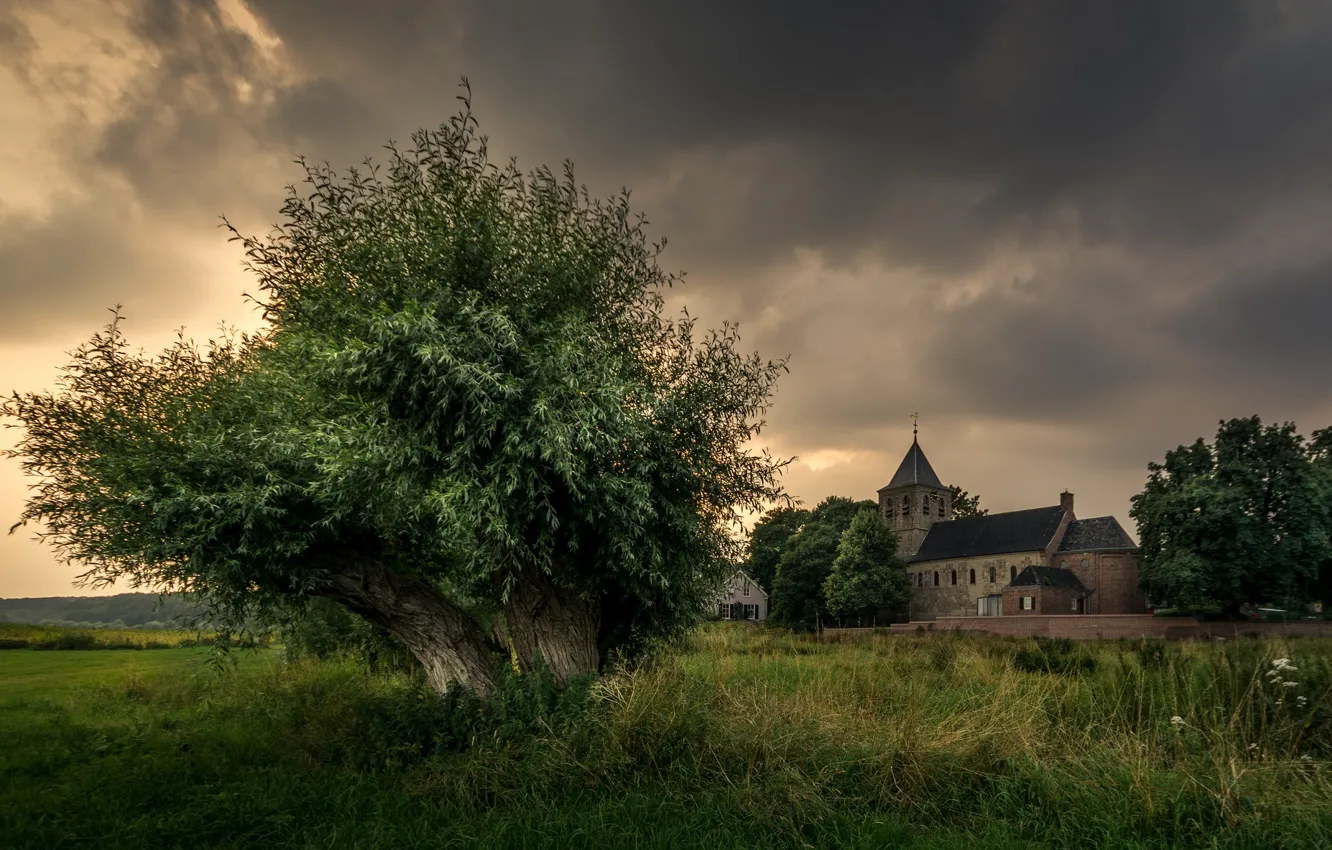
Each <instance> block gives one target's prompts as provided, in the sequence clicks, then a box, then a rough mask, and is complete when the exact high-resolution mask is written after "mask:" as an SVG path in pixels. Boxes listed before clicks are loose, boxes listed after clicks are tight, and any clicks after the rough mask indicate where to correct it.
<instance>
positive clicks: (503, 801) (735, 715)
mask: <svg viewBox="0 0 1332 850" xmlns="http://www.w3.org/2000/svg"><path fill="white" fill-rule="evenodd" d="M1278 659H1290V662H1289V664H1288V665H1287V664H1278V665H1276V666H1274V664H1273V662H1275V661H1277V660H1278ZM1289 666H1293V667H1294V668H1296V669H1294V670H1290V669H1288V668H1289ZM1273 670H1277V671H1278V675H1276V676H1273V675H1271V673H1272V671H1273ZM1278 680H1279V681H1278ZM1292 681H1293V682H1295V683H1296V684H1295V685H1293V686H1286V685H1285V684H1284V683H1285V682H1292ZM1329 688H1332V642H1329V641H1317V640H1292V641H1289V642H1282V641H1239V642H1229V643H1217V644H1209V643H1170V644H1166V643H1151V642H1148V643H1130V642H1120V643H1087V644H1078V645H1074V644H1071V643H1068V644H1064V643H1060V642H1042V643H1036V642H1031V641H1017V640H1004V639H993V638H962V637H955V636H949V635H931V636H922V637H901V636H897V637H887V636H883V637H876V638H870V639H866V640H861V641H856V642H840V643H833V642H820V641H818V640H816V639H814V638H812V637H806V636H793V635H790V634H786V633H781V632H778V631H775V630H768V629H763V628H754V627H746V626H743V625H739V624H719V625H717V626H714V627H710V628H707V629H704V630H702V631H700V632H698V633H697V634H695V635H694V636H693V637H691V638H690V639H688V640H687V641H684V642H682V643H681V644H680V645H678V646H676V647H674V648H672V649H671V650H670V651H666V652H663V653H662V654H660V655H659V656H657V657H655V658H654V659H652V660H651V661H650V662H648V663H644V664H641V665H639V666H638V667H636V668H634V669H626V670H620V671H618V672H615V673H613V674H611V675H607V676H604V677H602V678H600V679H598V680H595V681H586V682H579V683H575V684H574V685H573V686H572V687H570V688H565V689H561V688H557V687H555V686H554V684H553V682H551V681H550V679H549V678H548V677H544V676H540V675H534V676H527V677H511V678H509V679H506V680H505V682H504V683H503V685H502V686H501V688H500V691H499V694H498V695H497V696H496V697H495V698H494V699H492V700H490V701H486V702H482V701H478V700H476V699H475V698H474V697H471V696H470V695H469V694H465V693H463V692H461V691H455V692H453V693H451V694H449V695H446V696H445V697H442V698H441V697H438V696H436V695H434V694H432V693H430V692H429V691H427V690H425V689H424V688H423V687H422V685H421V683H420V682H419V681H417V680H414V679H412V678H411V677H409V676H403V675H400V674H392V675H389V674H384V673H382V672H381V673H380V674H374V675H372V674H369V673H367V672H366V671H364V670H363V669H360V668H357V667H356V666H355V665H353V664H350V663H348V662H328V661H326V662H297V663H285V664H276V663H275V664H272V665H268V666H266V667H263V668H257V669H251V670H249V671H247V672H243V673H239V674H233V675H230V676H225V677H220V678H219V677H217V676H214V675H194V676H174V677H161V678H144V679H135V680H131V681H126V682H122V683H119V684H115V685H102V686H99V687H98V688H97V689H96V690H92V691H89V692H88V694H87V698H86V699H84V700H80V701H67V702H64V703H61V704H60V706H59V710H50V709H52V708H53V707H54V704H53V706H52V707H48V710H45V711H43V712H40V713H39V712H36V711H33V705H32V703H31V702H28V703H26V704H25V705H26V706H27V713H17V714H11V716H10V718H9V720H8V721H6V719H5V713H4V711H3V708H4V706H3V703H0V732H4V733H5V734H6V741H7V744H11V745H12V750H11V752H12V753H13V755H11V756H7V757H5V758H7V759H8V761H4V760H0V767H3V768H5V769H3V770H0V777H3V778H4V781H3V782H0V812H4V813H5V814H0V834H8V835H12V836H20V837H21V838H22V839H23V841H26V842H27V843H28V844H29V845H31V846H50V845H49V842H51V841H52V840H54V838H55V837H56V836H58V835H74V836H86V837H88V839H89V840H93V838H95V837H96V836H107V835H110V836H117V838H116V839H115V841H110V842H109V843H108V842H107V841H105V840H104V841H103V846H136V845H135V842H139V843H140V844H142V843H143V842H145V841H146V842H148V843H153V844H157V845H159V846H176V845H177V844H179V845H180V846H184V845H186V844H190V845H191V846H213V845H217V846H236V845H238V844H244V843H245V841H248V840H253V841H256V842H259V841H260V840H262V843H263V844H265V845H266V846H289V847H296V846H409V845H412V846H419V844H420V843H421V842H426V843H429V844H431V845H432V846H551V847H558V846H594V845H598V844H600V845H613V846H672V847H687V846H709V847H711V846H723V845H724V846H765V847H803V846H819V847H843V846H850V847H879V846H907V845H912V846H915V845H919V846H939V847H943V846H968V845H969V846H973V847H974V846H986V847H989V846H1051V847H1085V846H1100V847H1254V848H1259V847H1262V848H1266V847H1277V846H1280V847H1325V846H1328V845H1329V843H1332V842H1330V841H1329V839H1330V838H1332V773H1329V759H1332V715H1329V703H1332V700H1330V699H1329V696H1330V695H1329ZM1301 697H1302V698H1303V699H1301ZM6 724H7V725H6ZM182 777H185V778H182ZM186 781H187V782H188V783H189V784H188V785H187V786H181V785H180V784H179V783H181V782H186ZM41 783H45V784H46V785H47V786H49V789H50V790H48V791H45V792H43V793H42V794H41V795H38V796H37V797H36V798H35V797H34V794H33V793H32V788H33V787H34V785H37V784H41ZM173 783H174V784H173ZM186 788H187V789H188V791H186V790H185V789H186ZM219 794H222V795H223V796H221V797H219V796H218V795H219ZM226 795H233V796H226ZM38 799H39V800H41V801H44V802H43V803H42V804H39V803H38V802H36V800H38ZM331 800H332V801H337V802H336V803H334V802H330V801H331ZM243 813H245V814H243ZM187 825H192V826H187ZM152 830H157V832H153V831H152ZM163 830H165V832H163ZM173 830H174V831H173ZM256 830H258V832H256ZM259 833H262V839H260V838H259V837H255V836H258V835H259ZM238 835H240V836H242V837H243V838H237V836H238ZM117 841H118V842H120V843H119V844H117V843H116V842H117ZM43 842H47V843H45V844H44V843H43Z"/></svg>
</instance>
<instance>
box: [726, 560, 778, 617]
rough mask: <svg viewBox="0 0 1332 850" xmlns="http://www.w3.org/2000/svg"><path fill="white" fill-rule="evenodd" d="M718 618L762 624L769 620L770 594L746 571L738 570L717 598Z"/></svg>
mask: <svg viewBox="0 0 1332 850" xmlns="http://www.w3.org/2000/svg"><path fill="white" fill-rule="evenodd" d="M717 616H718V617H720V618H721V619H723V620H753V621H755V622H762V621H763V620H766V619H768V594H766V593H764V592H763V588H761V587H759V586H758V582H756V581H754V580H753V579H752V578H750V577H749V575H748V574H746V573H745V571H744V570H736V571H735V573H734V574H733V575H732V576H731V577H730V578H729V579H727V580H726V585H725V586H724V587H723V589H722V595H721V596H719V597H718V598H717Z"/></svg>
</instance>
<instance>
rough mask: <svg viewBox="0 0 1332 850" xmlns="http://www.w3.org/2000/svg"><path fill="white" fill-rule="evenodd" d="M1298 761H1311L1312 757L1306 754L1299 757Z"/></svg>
mask: <svg viewBox="0 0 1332 850" xmlns="http://www.w3.org/2000/svg"><path fill="white" fill-rule="evenodd" d="M1300 761H1313V756H1311V755H1309V754H1308V753H1305V754H1304V755H1302V756H1300Z"/></svg>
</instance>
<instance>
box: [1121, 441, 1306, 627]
mask: <svg viewBox="0 0 1332 850" xmlns="http://www.w3.org/2000/svg"><path fill="white" fill-rule="evenodd" d="M1329 439H1332V438H1330V437H1329V432H1326V431H1325V432H1320V433H1318V434H1315V438H1314V440H1313V442H1312V443H1306V442H1305V440H1304V438H1303V437H1302V436H1300V435H1299V434H1297V433H1296V431H1295V426H1294V425H1293V424H1291V423H1286V424H1284V425H1280V426H1278V425H1268V426H1266V427H1264V426H1263V424H1262V422H1261V421H1260V420H1259V419H1258V417H1256V416H1255V417H1251V418H1248V419H1232V420H1229V421H1223V422H1222V423H1221V424H1220V427H1219V428H1218V429H1217V433H1216V439H1215V441H1214V442H1213V443H1212V444H1211V445H1208V444H1207V443H1205V442H1204V441H1203V440H1202V439H1199V440H1198V441H1197V442H1195V443H1193V444H1192V445H1189V446H1180V447H1178V448H1177V449H1174V450H1172V451H1170V452H1167V453H1166V456H1165V461H1164V462H1163V463H1159V464H1158V463H1152V464H1149V465H1148V470H1149V474H1148V478H1147V485H1146V487H1145V488H1144V489H1143V491H1142V492H1141V493H1139V494H1138V495H1136V496H1134V497H1133V507H1132V509H1131V510H1130V514H1131V516H1132V517H1133V518H1134V520H1136V521H1137V523H1138V531H1139V536H1140V538H1141V546H1142V584H1143V587H1144V589H1146V590H1147V592H1148V594H1149V595H1150V596H1151V598H1152V599H1154V600H1157V601H1167V600H1168V601H1169V604H1170V605H1171V606H1172V607H1174V608H1177V609H1179V608H1182V609H1192V610H1204V609H1207V608H1219V609H1221V610H1222V611H1224V612H1227V613H1230V614H1234V613H1236V612H1237V611H1238V610H1239V607H1240V605H1242V604H1244V603H1258V604H1262V603H1278V604H1284V605H1298V604H1300V603H1302V602H1304V601H1307V600H1309V599H1311V598H1313V596H1314V593H1315V592H1317V590H1318V581H1319V570H1320V567H1322V566H1324V565H1325V564H1327V563H1328V561H1329V560H1330V559H1332V486H1329V482H1330V481H1332V476H1329V475H1328V472H1327V470H1328V468H1329V467H1328V462H1327V452H1326V450H1325V447H1326V445H1327V443H1328V442H1329Z"/></svg>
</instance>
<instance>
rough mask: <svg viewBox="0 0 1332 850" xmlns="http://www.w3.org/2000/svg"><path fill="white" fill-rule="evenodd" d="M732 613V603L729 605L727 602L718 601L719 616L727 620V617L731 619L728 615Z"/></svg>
mask: <svg viewBox="0 0 1332 850" xmlns="http://www.w3.org/2000/svg"><path fill="white" fill-rule="evenodd" d="M730 613H731V606H730V605H727V604H726V603H725V602H718V603H717V616H718V617H721V618H722V619H723V620H725V619H729V617H728V616H727V615H728V614H730Z"/></svg>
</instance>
